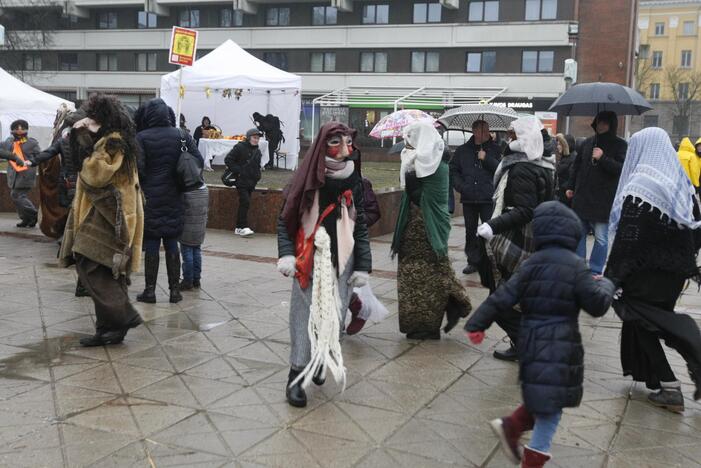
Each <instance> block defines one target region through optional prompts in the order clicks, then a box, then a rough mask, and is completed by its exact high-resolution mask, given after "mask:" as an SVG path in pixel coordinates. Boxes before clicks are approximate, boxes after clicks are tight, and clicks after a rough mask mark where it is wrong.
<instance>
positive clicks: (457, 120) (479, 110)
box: [438, 104, 518, 132]
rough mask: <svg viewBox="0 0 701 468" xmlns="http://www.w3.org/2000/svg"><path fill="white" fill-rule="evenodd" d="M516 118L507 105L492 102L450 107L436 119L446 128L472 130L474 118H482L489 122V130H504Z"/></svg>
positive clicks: (515, 114)
mask: <svg viewBox="0 0 701 468" xmlns="http://www.w3.org/2000/svg"><path fill="white" fill-rule="evenodd" d="M516 119H518V114H517V113H516V111H515V110H513V109H509V108H508V107H499V106H495V105H493V104H479V105H469V106H460V107H456V108H455V109H450V110H449V111H448V112H446V113H445V114H443V115H442V116H440V118H439V119H438V121H439V122H440V123H441V124H443V125H444V126H445V127H446V128H447V129H448V130H463V131H468V132H471V131H472V124H473V123H475V121H476V120H484V121H486V122H487V123H488V124H489V129H490V130H498V131H503V132H504V131H506V130H508V128H509V125H511V122H513V121H514V120H516Z"/></svg>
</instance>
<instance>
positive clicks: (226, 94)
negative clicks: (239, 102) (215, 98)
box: [221, 88, 231, 99]
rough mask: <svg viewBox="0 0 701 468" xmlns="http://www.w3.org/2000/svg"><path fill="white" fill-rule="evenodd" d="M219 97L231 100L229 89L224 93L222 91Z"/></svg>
mask: <svg viewBox="0 0 701 468" xmlns="http://www.w3.org/2000/svg"><path fill="white" fill-rule="evenodd" d="M221 97H223V98H227V99H231V88H226V89H225V90H224V91H222V93H221Z"/></svg>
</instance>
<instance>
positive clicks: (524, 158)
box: [493, 142, 555, 200]
mask: <svg viewBox="0 0 701 468" xmlns="http://www.w3.org/2000/svg"><path fill="white" fill-rule="evenodd" d="M512 143H514V142H512ZM510 148H512V146H511V145H509V149H510ZM522 162H525V163H529V164H533V165H536V166H538V167H542V168H544V169H548V170H550V171H555V161H554V156H550V157H548V158H543V157H542V156H541V158H540V159H529V158H528V155H527V154H526V153H510V152H508V150H507V154H505V155H504V157H503V158H501V162H500V163H499V166H497V170H496V171H495V172H494V180H493V182H494V187H498V186H499V183H500V182H501V181H502V177H503V176H504V174H506V173H507V172H508V170H509V169H510V168H511V166H514V165H515V164H518V163H522ZM497 193H498V192H495V197H494V199H495V200H496V194H497Z"/></svg>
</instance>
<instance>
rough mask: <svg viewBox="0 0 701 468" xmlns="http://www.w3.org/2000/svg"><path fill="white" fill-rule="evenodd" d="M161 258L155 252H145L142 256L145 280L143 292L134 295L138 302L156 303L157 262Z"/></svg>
mask: <svg viewBox="0 0 701 468" xmlns="http://www.w3.org/2000/svg"><path fill="white" fill-rule="evenodd" d="M160 261H161V259H160V256H159V254H158V252H156V253H148V252H146V254H145V256H144V277H145V280H146V287H145V288H144V292H142V293H141V294H139V295H138V296H136V300H137V301H139V302H146V303H147V304H155V303H156V281H157V280H158V264H159V263H160Z"/></svg>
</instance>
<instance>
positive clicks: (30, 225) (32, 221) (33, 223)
mask: <svg viewBox="0 0 701 468" xmlns="http://www.w3.org/2000/svg"><path fill="white" fill-rule="evenodd" d="M38 221H39V218H38V217H37V216H34V217H33V218H32V219H30V220H29V221H28V222H27V227H28V228H33V227H34V226H36V225H37V222H38Z"/></svg>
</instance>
